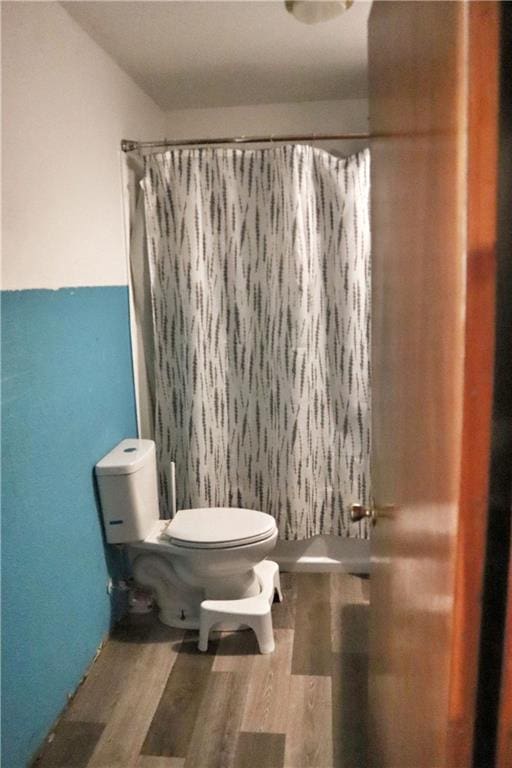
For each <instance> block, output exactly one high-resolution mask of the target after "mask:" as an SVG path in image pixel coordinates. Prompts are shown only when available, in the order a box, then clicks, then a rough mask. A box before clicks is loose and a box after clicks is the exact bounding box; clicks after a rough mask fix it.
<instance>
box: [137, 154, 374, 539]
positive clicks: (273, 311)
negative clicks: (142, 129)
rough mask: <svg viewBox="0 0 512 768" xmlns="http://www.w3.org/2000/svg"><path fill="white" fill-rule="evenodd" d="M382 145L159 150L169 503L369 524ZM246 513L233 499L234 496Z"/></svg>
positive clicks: (298, 520)
mask: <svg viewBox="0 0 512 768" xmlns="http://www.w3.org/2000/svg"><path fill="white" fill-rule="evenodd" d="M369 161H370V156H369V151H368V150H366V151H363V152H361V153H359V154H357V155H355V156H352V157H349V158H345V159H340V158H337V157H335V156H334V155H332V154H329V153H327V152H325V151H323V150H319V149H314V148H312V147H309V146H290V145H287V146H279V147H274V148H270V149H263V150H261V149H257V150H240V149H224V148H221V149H218V148H204V149H181V150H173V151H169V152H165V153H162V154H156V155H150V156H148V157H146V160H145V175H144V179H143V182H142V186H143V190H144V198H145V212H146V229H147V246H148V257H149V268H150V280H151V294H152V308H153V322H154V333H155V339H154V347H155V400H156V403H155V440H156V444H157V451H158V458H159V468H160V492H161V503H162V507H163V509H164V510H166V511H167V512H169V511H170V501H169V493H170V489H169V480H168V478H169V475H168V468H169V463H170V462H171V461H174V462H175V463H176V483H177V489H176V496H177V505H178V509H180V508H181V509H183V508H189V507H200V506H233V507H249V508H253V509H260V510H263V511H265V512H268V513H269V514H271V515H273V516H274V517H275V518H276V521H277V524H278V527H279V532H280V535H281V536H282V537H284V538H287V539H302V538H307V537H310V536H313V535H315V534H319V533H322V534H338V535H341V536H359V537H360V536H366V535H367V527H366V525H365V524H364V523H363V524H361V523H357V524H354V523H351V521H350V518H349V505H350V503H351V502H355V501H362V502H365V503H366V502H367V501H368V498H369V490H370V489H369V485H370V480H369V451H370V362H369V341H370V338H369V336H370V314H369V313H370V295H369V291H370V232H369V210H368V207H369ZM233 514H236V512H235V511H234V512H233Z"/></svg>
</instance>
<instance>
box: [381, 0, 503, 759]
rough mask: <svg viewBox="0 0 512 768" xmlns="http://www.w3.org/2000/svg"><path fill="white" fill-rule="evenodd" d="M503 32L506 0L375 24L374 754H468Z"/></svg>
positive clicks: (388, 8) (406, 7) (396, 12)
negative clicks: (499, 4)
mask: <svg viewBox="0 0 512 768" xmlns="http://www.w3.org/2000/svg"><path fill="white" fill-rule="evenodd" d="M497 35H498V14H497V6H496V5H495V4H494V3H492V2H489V3H485V2H484V3H479V2H375V3H374V6H373V9H372V12H371V16H370V22H369V61H370V129H371V134H372V136H374V137H375V138H374V139H373V140H372V251H373V319H372V322H373V342H372V346H373V423H374V432H373V435H374V436H373V458H372V460H373V468H372V476H373V492H374V498H375V504H376V506H377V508H380V512H379V509H378V510H377V512H378V518H377V523H376V526H375V528H374V531H373V538H372V561H373V564H372V567H373V571H372V580H371V620H370V621H371V624H370V680H369V694H370V696H369V698H370V705H369V706H370V712H369V715H370V731H371V742H370V752H371V758H372V765H373V766H375V768H377V767H378V768H446V767H447V766H451V768H455V766H456V768H469V766H470V764H471V752H472V738H473V720H474V710H475V693H476V680H477V664H478V642H479V622H480V613H479V596H480V591H481V585H482V569H483V560H484V547H485V523H486V511H487V493H488V491H487V483H488V456H489V428H490V422H491V387H492V357H493V302H494V287H495V285H494V246H495V194H496V104H497V85H496V83H497V77H496V66H497V58H498V40H497ZM386 507H389V508H387V509H386Z"/></svg>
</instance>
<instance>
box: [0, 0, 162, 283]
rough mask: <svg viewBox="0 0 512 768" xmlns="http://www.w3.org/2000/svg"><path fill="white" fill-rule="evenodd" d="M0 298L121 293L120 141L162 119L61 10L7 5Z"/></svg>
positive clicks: (152, 129)
mask: <svg viewBox="0 0 512 768" xmlns="http://www.w3.org/2000/svg"><path fill="white" fill-rule="evenodd" d="M2 59H3V60H2V69H3V130H2V152H3V177H2V179H3V227H4V232H3V286H2V287H3V288H4V289H24V288H60V287H71V286H73V287H75V286H95V285H122V284H126V283H127V272H126V255H125V244H124V227H123V213H122V210H123V208H122V194H121V193H122V190H121V172H120V151H119V142H120V140H121V139H122V138H126V137H128V138H140V139H152V138H153V137H155V136H161V135H162V134H163V133H164V127H165V121H164V116H163V112H162V111H161V110H160V109H159V108H158V107H157V106H156V104H155V103H154V102H153V101H152V100H151V99H150V98H149V97H148V96H146V95H145V94H144V93H143V92H142V91H141V89H140V88H139V87H138V86H136V85H135V83H134V82H133V81H132V80H131V79H130V78H129V77H128V75H126V74H125V73H124V72H123V71H122V70H121V69H120V68H119V67H118V66H117V64H115V63H114V62H113V60H112V59H111V58H110V57H109V56H108V55H107V54H106V53H105V52H104V51H103V50H102V49H100V48H99V47H98V45H97V44H96V43H95V42H93V40H92V39H91V38H90V37H89V36H88V35H87V34H86V33H85V32H84V31H83V30H82V29H81V28H80V27H79V26H78V25H77V24H76V22H75V21H73V19H72V18H71V17H70V16H69V15H68V13H67V12H66V11H65V10H64V9H63V8H62V7H61V6H60V5H59V3H56V2H4V3H2Z"/></svg>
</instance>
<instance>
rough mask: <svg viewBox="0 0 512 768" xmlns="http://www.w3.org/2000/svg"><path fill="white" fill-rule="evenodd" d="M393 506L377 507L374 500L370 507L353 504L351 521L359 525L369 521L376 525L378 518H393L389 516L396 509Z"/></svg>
mask: <svg viewBox="0 0 512 768" xmlns="http://www.w3.org/2000/svg"><path fill="white" fill-rule="evenodd" d="M394 508H395V507H394V505H393V504H386V505H384V506H383V507H377V506H376V504H375V502H374V501H373V499H372V500H371V502H370V506H368V507H365V506H364V504H351V505H350V519H351V520H352V522H353V523H358V522H359V521H360V520H365V519H369V520H371V522H372V524H373V525H375V523H376V522H377V518H380V517H391V515H390V514H389V513H390V512H392V511H393V509H394Z"/></svg>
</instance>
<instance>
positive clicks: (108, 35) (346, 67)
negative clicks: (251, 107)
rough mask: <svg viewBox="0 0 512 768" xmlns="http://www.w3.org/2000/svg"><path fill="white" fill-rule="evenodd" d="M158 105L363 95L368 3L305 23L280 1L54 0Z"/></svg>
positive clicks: (182, 106)
mask: <svg viewBox="0 0 512 768" xmlns="http://www.w3.org/2000/svg"><path fill="white" fill-rule="evenodd" d="M62 5H63V6H64V7H65V8H66V10H67V11H68V12H69V13H70V14H71V16H72V17H73V18H74V19H75V20H76V21H77V22H78V23H79V24H80V26H81V27H82V28H83V29H84V30H85V31H86V32H87V33H88V34H89V35H90V36H91V37H92V38H93V39H94V40H95V41H96V42H97V43H98V44H99V45H100V46H101V47H102V48H103V49H104V50H105V51H106V52H107V53H109V54H110V56H112V58H113V59H114V60H115V61H117V62H118V64H119V65H120V66H121V67H122V68H123V69H124V70H125V71H126V72H127V73H128V74H129V75H131V77H132V78H133V79H134V80H135V82H137V83H138V84H139V85H140V86H141V88H142V89H143V90H144V91H145V92H146V93H147V94H149V95H150V96H152V97H153V99H154V100H155V101H156V102H157V104H159V105H160V106H161V107H162V108H163V109H186V108H192V107H225V106H236V105H246V104H271V103H279V102H290V101H319V100H323V99H345V98H360V97H364V96H365V95H366V92H367V91H366V87H367V86H366V69H367V33H366V26H367V19H368V13H369V9H370V6H371V3H370V2H363V0H356V2H355V3H354V5H353V6H352V7H351V8H350V9H349V10H348V11H346V12H345V13H343V14H342V15H341V16H338V17H337V18H335V19H332V20H330V21H326V22H322V23H320V24H315V25H312V26H308V25H305V24H301V23H300V22H299V21H297V20H296V19H294V17H292V16H291V15H290V14H289V13H288V12H287V11H286V10H285V5H284V1H283V2H281V1H280V0H272V1H271V2H259V1H256V0H245V2H244V1H242V2H240V1H239V2H224V1H221V2H218V1H217V0H209V1H206V2H196V1H195V0H188V1H187V2H178V1H176V0H167V1H166V2H152V0H149V1H147V2H137V1H135V2H122V1H121V2H118V1H115V2H82V0H73V2H63V3H62Z"/></svg>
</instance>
